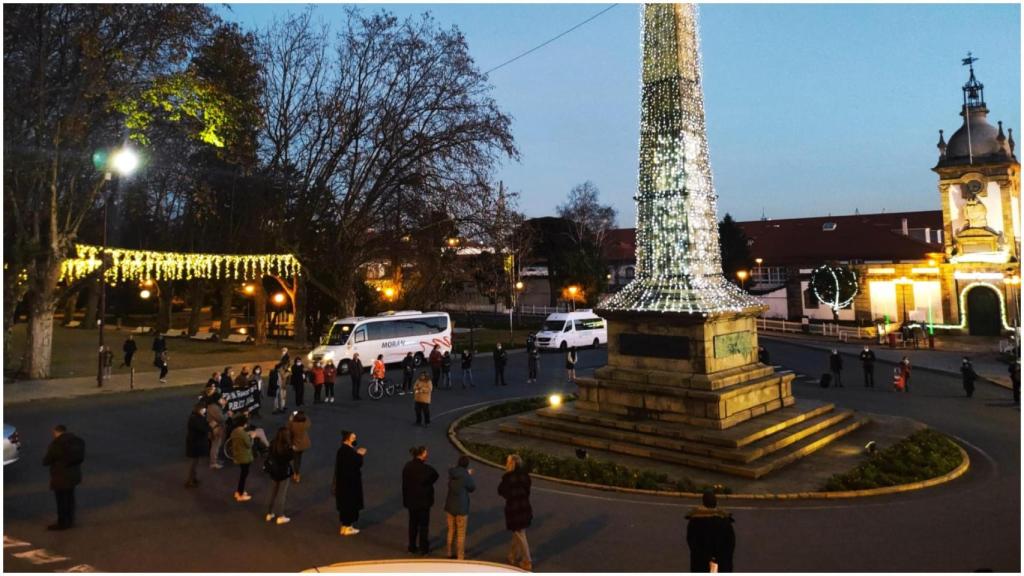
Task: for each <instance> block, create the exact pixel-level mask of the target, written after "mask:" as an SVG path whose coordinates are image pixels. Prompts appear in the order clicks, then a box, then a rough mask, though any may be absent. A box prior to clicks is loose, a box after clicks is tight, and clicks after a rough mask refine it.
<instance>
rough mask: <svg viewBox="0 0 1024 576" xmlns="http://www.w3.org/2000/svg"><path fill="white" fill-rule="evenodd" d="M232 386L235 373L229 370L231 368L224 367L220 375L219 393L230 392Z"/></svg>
mask: <svg viewBox="0 0 1024 576" xmlns="http://www.w3.org/2000/svg"><path fill="white" fill-rule="evenodd" d="M234 386H235V371H234V370H232V369H231V366H225V367H224V371H223V372H221V373H220V393H221V394H223V393H225V392H231V389H232V388H233V387H234Z"/></svg>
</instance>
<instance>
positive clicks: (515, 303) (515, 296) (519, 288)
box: [508, 280, 525, 338]
mask: <svg viewBox="0 0 1024 576" xmlns="http://www.w3.org/2000/svg"><path fill="white" fill-rule="evenodd" d="M524 287H525V285H524V284H523V281H522V280H516V283H515V284H514V285H513V288H515V290H513V291H512V308H510V309H509V311H508V335H509V338H511V337H512V313H513V312H516V313H518V312H519V295H520V294H522V293H523V288H524Z"/></svg>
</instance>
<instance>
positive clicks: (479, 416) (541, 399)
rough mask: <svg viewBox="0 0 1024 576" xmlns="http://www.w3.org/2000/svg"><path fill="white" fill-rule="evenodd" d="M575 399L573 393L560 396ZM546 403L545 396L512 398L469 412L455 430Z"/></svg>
mask: <svg viewBox="0 0 1024 576" xmlns="http://www.w3.org/2000/svg"><path fill="white" fill-rule="evenodd" d="M575 399H576V396H575V395H572V394H569V395H566V396H565V397H564V398H562V401H563V402H572V401H573V400H575ZM547 405H548V397H547V396H538V397H536V398H526V399H523V400H513V401H511V402H505V403H502V404H495V405H494V406H489V407H487V408H484V409H483V410H481V411H479V412H477V413H475V414H471V415H470V416H468V417H466V418H464V419H463V420H462V421H461V422H459V425H458V427H457V428H456V430H458V429H461V428H465V427H466V426H472V425H473V424H479V423H481V422H486V421H488V420H496V419H498V418H504V417H505V416H511V415H513V414H520V413H522V412H529V411H531V410H538V409H540V408H544V407H545V406H547Z"/></svg>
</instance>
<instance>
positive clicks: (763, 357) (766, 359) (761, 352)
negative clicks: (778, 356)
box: [757, 345, 772, 366]
mask: <svg viewBox="0 0 1024 576" xmlns="http://www.w3.org/2000/svg"><path fill="white" fill-rule="evenodd" d="M757 361H758V362H760V363H761V364H764V365H765V366H770V365H771V362H772V361H771V355H769V354H768V349H767V348H765V347H764V346H761V345H758V347H757Z"/></svg>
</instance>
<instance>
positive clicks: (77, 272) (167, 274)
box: [61, 244, 300, 284]
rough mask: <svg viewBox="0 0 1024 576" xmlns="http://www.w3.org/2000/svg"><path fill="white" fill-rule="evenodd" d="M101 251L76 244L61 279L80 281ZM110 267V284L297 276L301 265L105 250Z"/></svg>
mask: <svg viewBox="0 0 1024 576" xmlns="http://www.w3.org/2000/svg"><path fill="white" fill-rule="evenodd" d="M103 250H104V249H103V248H101V247H99V246H92V245H89V244H76V245H75V255H76V257H75V258H69V259H67V260H65V261H64V262H63V264H62V265H61V280H64V281H73V280H77V279H79V278H82V277H84V276H86V275H88V274H90V273H92V272H93V271H95V270H96V269H97V268H99V267H100V264H102V258H101V252H103ZM106 253H107V254H109V255H110V258H111V260H112V264H111V266H110V268H108V269H107V271H106V272H105V273H104V280H106V282H108V283H109V284H117V283H118V282H122V281H143V280H193V279H197V278H201V279H206V280H221V279H229V280H255V279H258V278H261V277H262V276H264V275H270V276H281V277H285V278H289V277H293V276H298V275H299V268H300V264H299V261H298V260H296V259H295V257H294V256H292V255H291V254H196V253H181V252H153V251H151V250H125V249H122V248H107V249H106Z"/></svg>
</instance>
